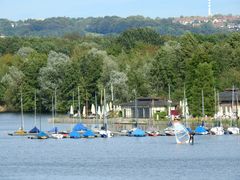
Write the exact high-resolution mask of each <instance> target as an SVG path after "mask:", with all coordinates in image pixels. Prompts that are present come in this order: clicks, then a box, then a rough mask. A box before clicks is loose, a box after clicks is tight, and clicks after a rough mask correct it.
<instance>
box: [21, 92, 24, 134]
mask: <svg viewBox="0 0 240 180" xmlns="http://www.w3.org/2000/svg"><path fill="white" fill-rule="evenodd" d="M21 129H22V130H23V129H24V117H23V98H22V88H21Z"/></svg>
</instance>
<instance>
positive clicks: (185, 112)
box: [183, 83, 187, 126]
mask: <svg viewBox="0 0 240 180" xmlns="http://www.w3.org/2000/svg"><path fill="white" fill-rule="evenodd" d="M186 101H187V100H186V88H185V83H184V91H183V107H184V118H185V125H186V126H187V111H186V106H187V102H186Z"/></svg>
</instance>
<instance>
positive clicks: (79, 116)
mask: <svg viewBox="0 0 240 180" xmlns="http://www.w3.org/2000/svg"><path fill="white" fill-rule="evenodd" d="M78 118H79V122H81V104H80V92H79V86H78Z"/></svg>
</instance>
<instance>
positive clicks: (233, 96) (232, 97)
mask: <svg viewBox="0 0 240 180" xmlns="http://www.w3.org/2000/svg"><path fill="white" fill-rule="evenodd" d="M233 107H234V85H233V87H232V114H231V123H232V126H233Z"/></svg>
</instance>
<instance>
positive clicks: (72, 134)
mask: <svg viewBox="0 0 240 180" xmlns="http://www.w3.org/2000/svg"><path fill="white" fill-rule="evenodd" d="M69 136H70V138H80V137H81V135H80V133H79V132H77V131H72V132H71V133H70V134H69Z"/></svg>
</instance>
